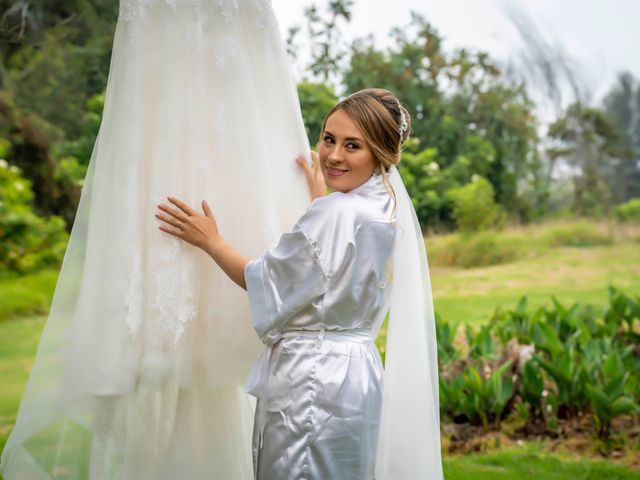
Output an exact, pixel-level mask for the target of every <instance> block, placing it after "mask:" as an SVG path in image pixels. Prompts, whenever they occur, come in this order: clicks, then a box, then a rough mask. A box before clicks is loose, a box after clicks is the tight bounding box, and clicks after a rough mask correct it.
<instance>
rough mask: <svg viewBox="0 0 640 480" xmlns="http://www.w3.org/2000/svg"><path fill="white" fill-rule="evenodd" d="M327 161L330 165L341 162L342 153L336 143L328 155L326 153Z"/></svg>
mask: <svg viewBox="0 0 640 480" xmlns="http://www.w3.org/2000/svg"><path fill="white" fill-rule="evenodd" d="M327 160H328V163H329V164H331V165H337V164H340V163H342V153H341V150H340V148H339V147H338V146H337V145H334V146H333V148H332V149H331V150H330V151H329V155H327Z"/></svg>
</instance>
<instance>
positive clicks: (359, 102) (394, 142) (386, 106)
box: [316, 88, 411, 218]
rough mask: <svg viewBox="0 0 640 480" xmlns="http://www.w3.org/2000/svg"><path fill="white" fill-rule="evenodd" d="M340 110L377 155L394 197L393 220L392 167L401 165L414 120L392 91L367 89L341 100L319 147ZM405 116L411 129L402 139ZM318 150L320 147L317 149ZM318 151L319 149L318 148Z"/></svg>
mask: <svg viewBox="0 0 640 480" xmlns="http://www.w3.org/2000/svg"><path fill="white" fill-rule="evenodd" d="M337 110H343V111H344V112H345V113H347V115H349V117H350V118H351V119H352V120H353V121H354V122H355V124H356V125H357V126H358V128H359V129H360V131H362V133H363V135H364V140H365V142H367V145H368V146H369V148H370V149H371V151H372V152H373V157H374V161H375V162H376V168H378V169H379V170H380V173H381V175H382V182H383V183H384V185H385V188H386V189H387V191H388V192H389V194H390V195H391V196H392V197H393V202H394V206H393V211H392V212H391V217H392V218H393V216H394V214H395V211H396V192H395V190H394V189H393V187H392V186H391V184H390V183H389V169H390V168H391V165H398V163H400V153H401V149H402V145H403V144H404V143H405V142H406V141H407V139H408V138H409V134H410V132H411V116H410V115H409V112H408V111H407V109H406V108H405V107H403V106H402V105H401V104H400V101H399V100H398V99H397V98H396V96H395V95H394V94H393V93H391V92H390V91H389V90H385V89H384V88H365V89H363V90H359V91H357V92H355V93H352V94H351V95H349V96H348V97H346V98H343V99H342V100H340V101H339V102H338V103H337V104H336V105H335V106H334V107H333V108H332V109H331V110H329V112H328V113H327V115H326V116H325V118H324V121H323V122H322V128H321V129H320V137H319V139H318V144H319V143H320V142H322V138H323V137H324V129H325V126H326V124H327V119H328V118H329V117H330V116H331V114H332V113H334V112H335V111H337ZM401 113H404V118H405V121H406V122H407V126H406V128H405V129H404V132H403V133H402V135H400V126H401V124H402V118H401V117H402V115H401ZM316 147H317V145H316ZM316 150H317V148H316Z"/></svg>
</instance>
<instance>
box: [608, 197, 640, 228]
mask: <svg viewBox="0 0 640 480" xmlns="http://www.w3.org/2000/svg"><path fill="white" fill-rule="evenodd" d="M613 213H614V215H615V216H616V218H617V219H618V220H620V221H621V222H640V198H633V199H631V200H629V201H628V202H625V203H621V204H620V205H618V206H616V207H615V209H614V210H613Z"/></svg>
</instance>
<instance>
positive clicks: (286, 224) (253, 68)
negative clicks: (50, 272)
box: [0, 0, 309, 480]
mask: <svg viewBox="0 0 640 480" xmlns="http://www.w3.org/2000/svg"><path fill="white" fill-rule="evenodd" d="M305 152H307V153H308V152H309V145H308V141H307V138H306V134H305V131H304V126H303V121H302V116H301V113H300V106H299V100H298V96H297V92H296V86H295V82H294V80H293V78H292V76H291V75H290V65H289V63H288V60H287V57H286V51H285V47H284V44H283V42H282V40H281V38H280V34H279V29H278V25H277V22H276V20H275V17H274V14H273V11H272V9H271V6H270V2H269V1H268V0H246V1H240V2H239V1H237V0H216V1H214V0H204V1H203V0H121V3H120V15H119V18H118V22H117V25H116V30H115V36H114V43H113V50H112V57H111V63H110V70H109V78H108V83H107V89H106V97H105V107H104V112H103V117H102V123H101V125H100V130H99V133H98V137H97V140H96V142H95V145H94V149H93V152H92V155H91V159H90V163H89V167H88V171H87V175H86V178H85V182H84V186H83V190H82V194H81V198H80V203H79V205H78V209H77V214H76V220H75V223H74V225H73V228H72V231H71V236H70V240H69V244H68V246H67V251H66V253H65V256H64V260H63V264H62V268H61V270H60V273H59V277H58V282H57V284H56V288H55V292H54V297H53V302H52V305H51V309H50V312H49V315H48V319H47V321H46V325H45V328H44V330H43V333H42V336H41V340H40V344H39V347H38V352H37V355H36V358H35V362H34V365H33V369H32V372H31V374H30V377H29V380H28V384H27V387H26V390H25V393H24V396H23V399H22V403H21V405H20V409H19V412H18V416H17V420H16V425H15V427H14V428H13V431H12V433H11V435H10V437H9V440H8V442H7V445H6V447H5V449H4V451H3V454H2V464H1V468H0V470H1V471H2V473H3V475H4V478H5V479H6V480H12V479H16V478H29V479H38V480H44V479H52V478H66V479H86V478H91V479H102V478H104V479H136V480H146V479H149V480H157V479H165V478H167V479H175V478H188V479H194V480H195V479H200V478H216V479H221V480H226V479H229V480H238V479H239V480H245V479H246V480H249V479H251V478H252V465H251V429H252V420H253V411H254V408H255V403H254V399H253V397H251V396H249V395H248V394H246V393H245V392H244V390H243V388H242V385H243V384H244V382H245V380H246V377H247V375H248V372H249V370H250V367H251V365H252V364H253V363H254V362H255V360H256V358H257V357H258V356H259V354H260V353H261V351H262V348H263V346H262V344H261V343H260V342H259V340H258V338H257V336H256V334H255V331H254V330H253V328H252V325H251V320H250V319H251V316H250V311H249V304H248V301H247V298H246V293H245V292H244V291H242V289H240V288H238V286H237V285H235V284H234V283H233V282H232V281H231V280H229V279H228V278H227V277H226V275H225V274H224V273H223V272H222V271H221V270H220V269H219V268H218V267H217V266H216V265H215V263H214V262H213V260H212V259H211V258H209V257H208V256H207V255H206V254H205V253H204V252H203V251H201V250H199V249H197V248H195V247H193V246H191V245H189V244H187V243H186V242H183V241H182V240H179V239H177V238H175V237H172V236H170V235H169V234H167V233H165V232H162V231H161V230H159V229H158V225H159V224H160V221H159V220H158V219H156V218H155V217H154V215H153V214H154V212H156V211H157V207H156V205H157V204H158V203H161V202H162V203H167V201H166V196H167V195H175V196H176V197H178V198H180V199H182V200H184V201H185V202H186V203H188V204H189V205H191V206H192V207H194V208H196V209H198V210H200V209H201V208H200V205H201V203H200V202H201V200H202V199H206V200H207V202H208V203H209V204H210V205H211V206H212V209H213V211H214V212H215V213H216V218H217V220H218V225H219V227H220V230H221V233H222V235H223V237H224V238H225V239H226V240H228V241H229V242H230V243H231V244H232V245H234V246H235V247H236V248H237V249H238V250H239V251H241V252H243V253H244V254H246V255H248V256H258V255H261V254H262V253H263V252H264V251H266V250H267V249H268V248H269V247H271V246H273V244H274V243H275V242H276V241H277V239H278V237H279V236H280V234H281V233H282V232H285V231H287V230H289V229H290V228H291V227H292V226H293V224H294V223H295V221H296V220H297V219H298V218H299V217H300V215H302V213H303V212H304V210H305V208H306V206H307V205H308V201H309V200H308V192H307V187H306V183H305V181H304V175H303V173H302V171H301V170H300V169H299V167H297V166H296V165H295V163H294V158H295V156H296V155H298V154H305Z"/></svg>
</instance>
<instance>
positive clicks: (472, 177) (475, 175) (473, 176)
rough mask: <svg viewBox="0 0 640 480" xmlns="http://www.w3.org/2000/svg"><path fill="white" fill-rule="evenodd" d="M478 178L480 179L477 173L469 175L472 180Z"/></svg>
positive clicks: (474, 180) (475, 180)
mask: <svg viewBox="0 0 640 480" xmlns="http://www.w3.org/2000/svg"><path fill="white" fill-rule="evenodd" d="M478 180H480V175H478V174H477V173H474V174H473V175H471V181H472V182H477V181H478Z"/></svg>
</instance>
